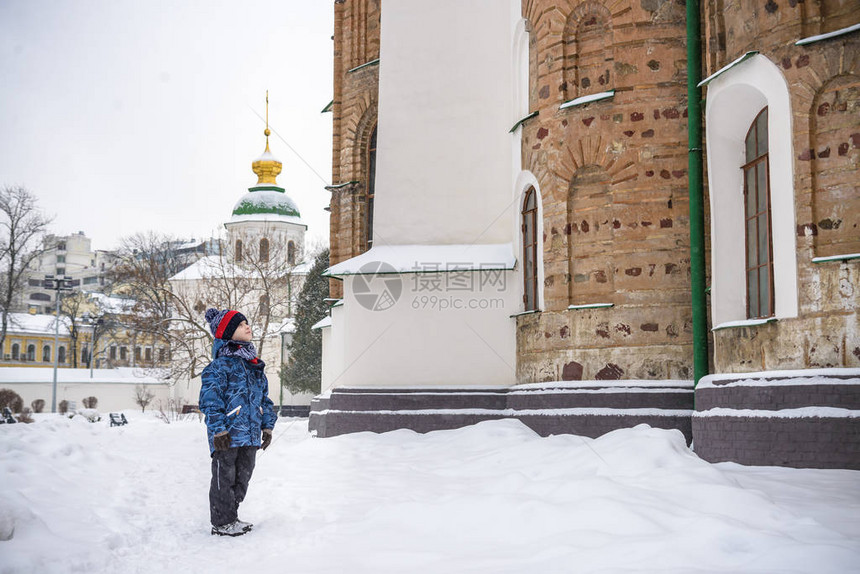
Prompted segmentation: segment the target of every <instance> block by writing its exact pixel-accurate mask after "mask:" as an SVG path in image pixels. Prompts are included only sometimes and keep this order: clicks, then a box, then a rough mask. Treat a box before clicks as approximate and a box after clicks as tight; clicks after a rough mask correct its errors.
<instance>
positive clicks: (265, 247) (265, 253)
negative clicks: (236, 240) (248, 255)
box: [260, 237, 269, 263]
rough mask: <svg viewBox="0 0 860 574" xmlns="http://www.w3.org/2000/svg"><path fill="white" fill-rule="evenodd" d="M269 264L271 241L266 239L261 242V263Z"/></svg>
mask: <svg viewBox="0 0 860 574" xmlns="http://www.w3.org/2000/svg"><path fill="white" fill-rule="evenodd" d="M268 262H269V240H268V239H266V238H265V237H264V238H262V239H261V240H260V263H268Z"/></svg>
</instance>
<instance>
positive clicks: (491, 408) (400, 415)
mask: <svg viewBox="0 0 860 574" xmlns="http://www.w3.org/2000/svg"><path fill="white" fill-rule="evenodd" d="M617 390H618V387H615V388H612V389H607V388H605V387H602V386H601V384H600V382H599V381H598V382H596V383H595V385H594V386H593V387H585V388H582V387H579V388H563V387H560V388H553V387H552V386H542V387H540V388H530V389H523V388H521V387H513V388H510V389H508V388H494V389H479V390H471V389H456V390H444V391H439V390H434V389H390V390H380V389H335V390H334V391H332V393H331V395H330V396H329V397H327V398H317V399H315V400H314V401H313V402H312V403H311V416H310V421H309V428H310V430H311V432H313V433H315V434H316V436H318V437H331V436H337V435H341V434H347V433H354V432H362V431H371V432H388V431H392V430H396V429H411V430H414V431H416V432H421V433H425V432H431V431H435V430H446V429H455V428H461V427H465V426H469V425H473V424H476V423H479V422H481V421H485V420H495V419H501V418H516V419H518V420H520V421H522V422H523V423H524V424H526V425H527V426H528V427H530V428H531V429H533V430H534V431H535V432H536V433H538V434H539V435H541V436H549V435H553V434H578V435H582V436H587V437H593V438H596V437H598V436H601V435H603V434H606V433H607V432H610V431H613V430H616V429H620V428H629V427H634V426H636V425H639V424H647V425H649V426H652V427H655V428H665V429H677V430H679V431H681V432H682V433H683V434H684V437H685V438H686V440H687V444H689V443H690V441H691V440H692V438H693V431H692V424H691V415H692V412H693V391H692V388H690V387H680V388H679V387H677V386H676V387H672V386H666V387H657V388H653V387H652V388H647V389H643V388H640V387H636V386H635V385H634V384H633V383H631V385H630V386H629V387H627V388H626V389H625V390H624V392H617Z"/></svg>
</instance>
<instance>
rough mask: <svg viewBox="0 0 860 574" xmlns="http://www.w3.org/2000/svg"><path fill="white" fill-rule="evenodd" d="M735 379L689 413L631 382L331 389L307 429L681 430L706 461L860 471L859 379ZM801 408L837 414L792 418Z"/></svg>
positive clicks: (818, 374)
mask: <svg viewBox="0 0 860 574" xmlns="http://www.w3.org/2000/svg"><path fill="white" fill-rule="evenodd" d="M840 373H843V374H840ZM733 377H734V378H726V376H723V377H722V378H721V379H720V380H717V379H718V378H719V377H708V378H705V379H703V383H702V384H700V386H699V388H697V389H696V391H695V399H696V412H695V413H694V412H693V410H692V407H693V403H692V399H693V392H692V390H691V389H689V388H686V389H685V388H678V387H671V386H667V387H665V388H656V389H642V388H638V387H636V386H635V384H634V383H632V382H631V383H630V384H629V385H628V386H625V387H622V388H623V392H617V391H618V390H619V389H618V387H615V388H613V389H610V388H607V387H601V384H600V381H596V382H595V384H594V386H593V387H588V386H585V387H580V388H564V387H558V388H554V387H553V386H552V384H547V385H546V386H542V387H539V388H535V387H531V388H528V387H527V388H524V387H513V388H494V389H458V390H450V389H446V390H434V389H335V390H334V391H333V392H332V393H331V394H330V395H329V396H327V397H317V398H316V399H314V401H313V403H312V404H311V413H310V419H309V428H310V430H311V432H313V433H314V434H316V436H319V437H331V436H337V435H341V434H346V433H354V432H362V431H371V432H388V431H392V430H396V429H412V430H414V431H416V432H422V433H423V432H430V431H434V430H443V429H455V428H460V427H464V426H468V425H473V424H476V423H478V422H481V421H485V420H494V419H501V418H516V419H518V420H521V421H522V422H523V423H524V424H526V425H527V426H529V427H530V428H532V429H533V430H534V431H535V432H537V433H538V434H540V435H541V436H548V435H552V434H578V435H582V436H588V437H598V436H600V435H602V434H605V433H607V432H610V431H613V430H616V429H619V428H629V427H633V426H636V425H638V424H647V425H650V426H652V427H656V428H666V429H678V430H680V431H681V432H682V433H683V434H684V436H685V437H686V439H687V443H688V444H690V442H691V440H693V439H694V449H695V451H696V454H697V455H698V456H700V457H701V458H702V459H704V460H707V461H709V462H725V461H732V462H737V463H740V464H747V465H777V466H789V467H796V468H846V469H858V470H860V416H858V415H859V414H860V371H858V370H856V369H854V370H851V371H849V370H847V369H843V370H829V371H827V372H823V371H806V372H804V373H803V374H802V375H799V374H797V373H793V374H790V375H786V376H778V375H775V374H773V373H771V374H769V375H768V378H762V377H759V378H755V377H752V376H744V375H735V376H733ZM808 407H829V408H831V409H839V410H838V411H832V410H828V409H823V410H822V409H818V410H814V411H797V410H795V409H807V408H808ZM582 409H590V410H588V411H586V410H582ZM594 409H599V412H595V411H594ZM750 411H755V413H752V412H750ZM753 415H754V416H753Z"/></svg>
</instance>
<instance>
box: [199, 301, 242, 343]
mask: <svg viewBox="0 0 860 574" xmlns="http://www.w3.org/2000/svg"><path fill="white" fill-rule="evenodd" d="M242 321H247V319H246V318H245V316H244V315H243V314H241V313H240V312H239V311H231V310H230V309H224V310H223V311H219V310H218V309H211V308H210V309H206V322H207V323H209V330H210V331H212V334H213V335H215V338H216V339H224V340H225V341H229V340H230V339H232V338H233V333H235V332H236V327H238V326H239V323H241V322H242Z"/></svg>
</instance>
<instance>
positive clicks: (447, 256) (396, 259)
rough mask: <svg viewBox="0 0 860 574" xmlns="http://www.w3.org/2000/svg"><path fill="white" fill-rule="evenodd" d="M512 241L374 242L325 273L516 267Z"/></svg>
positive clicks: (432, 271) (425, 271)
mask: <svg viewBox="0 0 860 574" xmlns="http://www.w3.org/2000/svg"><path fill="white" fill-rule="evenodd" d="M516 262H517V259H516V257H514V249H513V245H512V244H510V243H493V244H478V245H374V246H373V247H372V248H371V249H370V251H366V252H365V253H362V254H361V255H359V256H358V257H353V258H352V259H347V260H346V261H342V262H340V263H338V264H337V265H332V266H331V267H329V268H328V269H327V270H326V271H325V273H324V274H323V275H327V276H331V277H337V276H341V275H368V274H369V275H375V274H378V273H436V272H442V273H444V272H450V271H492V270H504V269H513V268H514V265H515V264H516Z"/></svg>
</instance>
